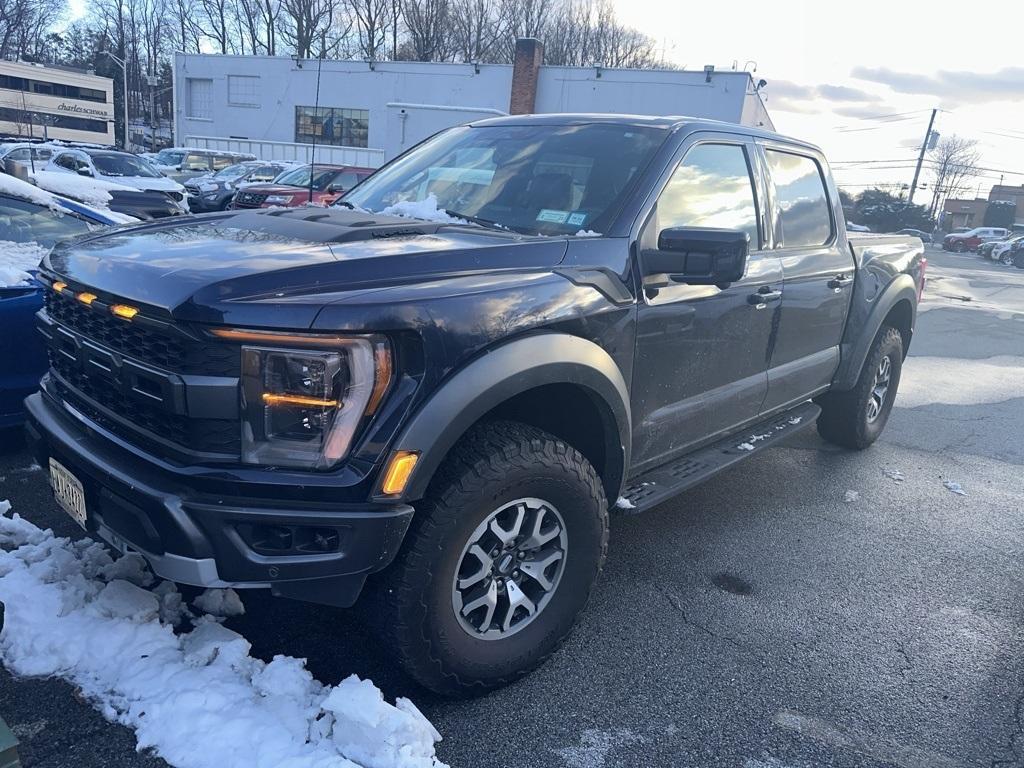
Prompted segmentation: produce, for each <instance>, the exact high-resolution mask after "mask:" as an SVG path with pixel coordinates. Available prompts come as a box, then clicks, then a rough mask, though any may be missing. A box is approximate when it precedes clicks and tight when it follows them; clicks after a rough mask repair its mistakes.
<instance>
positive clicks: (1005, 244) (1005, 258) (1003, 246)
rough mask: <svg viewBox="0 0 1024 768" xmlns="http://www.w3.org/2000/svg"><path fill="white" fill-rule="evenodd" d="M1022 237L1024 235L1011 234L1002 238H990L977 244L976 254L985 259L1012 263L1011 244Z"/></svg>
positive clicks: (1023, 237)
mask: <svg viewBox="0 0 1024 768" xmlns="http://www.w3.org/2000/svg"><path fill="white" fill-rule="evenodd" d="M1021 239H1024V235H1011V236H1009V237H1006V238H1004V239H1002V240H992V241H990V242H987V243H982V244H981V245H979V246H978V255H979V256H981V257H982V258H985V259H990V260H992V261H998V262H1000V263H1002V264H1007V265H1009V264H1012V263H1013V253H1012V250H1013V245H1014V243H1016V242H1018V241H1019V240H1021Z"/></svg>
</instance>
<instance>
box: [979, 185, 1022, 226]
mask: <svg viewBox="0 0 1024 768" xmlns="http://www.w3.org/2000/svg"><path fill="white" fill-rule="evenodd" d="M988 201H989V202H990V203H994V202H996V201H1004V202H1008V203H1010V202H1012V203H1013V204H1014V206H1015V209H1014V219H1013V223H1012V224H1011V225H1010V228H1011V229H1016V230H1024V184H1021V185H1020V186H1016V187H1013V186H1010V185H1009V184H996V185H995V186H993V187H992V189H991V191H989V193H988Z"/></svg>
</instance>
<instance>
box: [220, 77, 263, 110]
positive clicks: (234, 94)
mask: <svg viewBox="0 0 1024 768" xmlns="http://www.w3.org/2000/svg"><path fill="white" fill-rule="evenodd" d="M259 80H260V79H259V77H255V76H251V75H228V104H235V105H240V106H243V107H257V106H259V102H258V101H257V100H256V85H257V84H258V83H259Z"/></svg>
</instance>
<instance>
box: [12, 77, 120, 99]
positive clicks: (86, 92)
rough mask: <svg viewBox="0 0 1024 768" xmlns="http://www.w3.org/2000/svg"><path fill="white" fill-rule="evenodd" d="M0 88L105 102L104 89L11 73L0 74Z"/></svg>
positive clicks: (105, 94)
mask: <svg viewBox="0 0 1024 768" xmlns="http://www.w3.org/2000/svg"><path fill="white" fill-rule="evenodd" d="M0 88H3V89H6V90H11V91H26V92H31V93H39V94H42V95H44V96H59V97H61V98H64V99H78V100H79V101H96V102H99V103H100V104H105V103H107V93H106V91H98V90H96V89H95V88H85V87H84V86H78V85H67V84H65V83H52V82H49V81H47V80H30V79H28V78H24V77H15V76H13V75H0Z"/></svg>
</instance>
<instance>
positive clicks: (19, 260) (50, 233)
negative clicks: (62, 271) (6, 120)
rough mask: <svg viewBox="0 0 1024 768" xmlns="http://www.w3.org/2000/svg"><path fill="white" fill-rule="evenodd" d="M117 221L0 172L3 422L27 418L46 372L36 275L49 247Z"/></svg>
mask: <svg viewBox="0 0 1024 768" xmlns="http://www.w3.org/2000/svg"><path fill="white" fill-rule="evenodd" d="M118 223H121V220H119V219H118V217H117V216H116V214H115V215H114V216H111V215H110V214H109V212H106V211H101V210H97V209H95V208H91V207H89V206H85V205H81V204H79V203H76V202H74V201H73V200H67V199H65V198H62V197H59V196H57V195H51V194H49V193H47V192H43V191H41V190H39V189H37V188H36V187H34V186H32V185H31V184H28V183H26V182H24V181H21V180H19V179H16V178H13V177H11V176H8V175H0V328H2V329H3V333H0V428H8V427H12V426H16V425H18V424H20V423H21V422H22V421H23V419H24V409H23V408H22V401H23V400H24V399H25V398H26V397H27V396H28V395H30V394H32V393H33V392H35V391H36V390H37V389H38V388H39V379H40V378H41V377H42V375H43V374H44V373H45V372H46V368H47V357H46V346H45V345H44V344H43V340H42V337H40V335H39V333H38V331H37V330H36V327H35V314H36V312H38V311H39V309H40V308H42V306H43V291H42V285H41V284H40V283H38V282H37V281H36V279H35V278H34V277H33V276H32V274H33V272H34V271H35V269H36V266H37V264H38V263H39V260H40V259H41V258H42V256H43V255H44V254H45V252H46V251H45V249H47V248H50V247H52V246H53V245H54V244H55V243H56V242H58V241H59V240H62V239H64V238H69V237H74V236H76V235H80V234H84V233H88V232H89V231H91V230H93V229H95V228H98V227H107V226H110V225H113V224H118Z"/></svg>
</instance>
